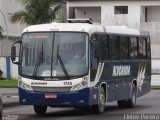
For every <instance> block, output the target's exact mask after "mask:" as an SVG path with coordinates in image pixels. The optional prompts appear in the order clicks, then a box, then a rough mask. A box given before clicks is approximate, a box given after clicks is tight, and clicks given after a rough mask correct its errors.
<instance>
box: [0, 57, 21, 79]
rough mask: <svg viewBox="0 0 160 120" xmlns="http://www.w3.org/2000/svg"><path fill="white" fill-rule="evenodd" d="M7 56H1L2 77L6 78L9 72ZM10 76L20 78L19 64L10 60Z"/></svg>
mask: <svg viewBox="0 0 160 120" xmlns="http://www.w3.org/2000/svg"><path fill="white" fill-rule="evenodd" d="M6 69H7V68H6V57H0V70H1V71H3V74H2V78H6V76H7V72H6ZM10 77H11V79H17V78H18V66H17V65H15V64H13V63H12V62H11V61H10Z"/></svg>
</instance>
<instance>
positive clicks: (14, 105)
mask: <svg viewBox="0 0 160 120" xmlns="http://www.w3.org/2000/svg"><path fill="white" fill-rule="evenodd" d="M19 105H20V104H19V102H10V103H3V108H6V107H16V106H19Z"/></svg>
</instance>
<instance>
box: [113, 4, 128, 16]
mask: <svg viewBox="0 0 160 120" xmlns="http://www.w3.org/2000/svg"><path fill="white" fill-rule="evenodd" d="M114 14H128V6H114Z"/></svg>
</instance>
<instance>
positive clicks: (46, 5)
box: [11, 0, 62, 25]
mask: <svg viewBox="0 0 160 120" xmlns="http://www.w3.org/2000/svg"><path fill="white" fill-rule="evenodd" d="M22 2H23V3H24V4H25V9H24V10H22V11H18V12H16V13H14V14H13V15H12V16H11V22H12V23H17V22H20V23H26V24H28V25H34V24H43V23H49V22H52V21H54V20H55V18H56V13H57V12H58V10H59V9H60V8H61V6H62V3H61V2H58V1H57V0H22Z"/></svg>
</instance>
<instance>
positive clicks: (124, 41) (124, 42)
mask: <svg viewBox="0 0 160 120" xmlns="http://www.w3.org/2000/svg"><path fill="white" fill-rule="evenodd" d="M120 42H121V58H122V59H129V38H128V36H120Z"/></svg>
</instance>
